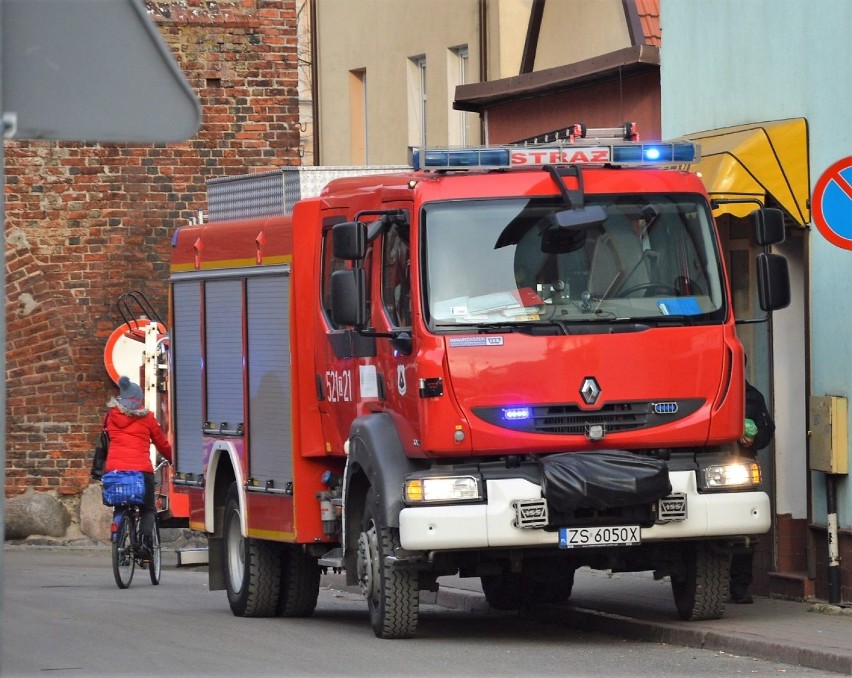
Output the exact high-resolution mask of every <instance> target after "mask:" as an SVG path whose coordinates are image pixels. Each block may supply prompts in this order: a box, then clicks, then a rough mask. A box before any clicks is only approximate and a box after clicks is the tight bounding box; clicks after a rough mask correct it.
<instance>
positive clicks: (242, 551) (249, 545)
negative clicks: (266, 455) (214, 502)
mask: <svg viewBox="0 0 852 678" xmlns="http://www.w3.org/2000/svg"><path fill="white" fill-rule="evenodd" d="M224 537H225V538H224V542H225V548H224V553H223V558H224V559H225V562H224V563H223V564H224V566H225V568H224V569H225V572H226V575H227V576H226V577H225V588H226V589H227V591H228V603H229V604H230V606H231V612H233V613H234V614H235V615H236V616H237V617H273V616H275V614H276V611H277V608H278V593H279V590H280V586H281V545H280V544H275V543H273V542H269V541H263V540H262V539H250V538H247V537H243V535H242V513H241V511H240V495H239V491H238V489H237V484H236V483H231V487H230V489H229V490H228V499H227V501H226V502H225V525H224Z"/></svg>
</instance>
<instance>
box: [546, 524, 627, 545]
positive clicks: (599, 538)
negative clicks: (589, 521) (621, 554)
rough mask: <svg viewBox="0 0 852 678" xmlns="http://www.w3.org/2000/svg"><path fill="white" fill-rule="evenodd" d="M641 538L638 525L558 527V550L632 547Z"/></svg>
mask: <svg viewBox="0 0 852 678" xmlns="http://www.w3.org/2000/svg"><path fill="white" fill-rule="evenodd" d="M641 541H642V536H641V533H640V531H639V526H638V525H614V526H612V527H560V528H559V548H562V549H580V548H587V547H593V546H632V545H634V544H639V543H641Z"/></svg>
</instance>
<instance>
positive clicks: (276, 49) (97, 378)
mask: <svg viewBox="0 0 852 678" xmlns="http://www.w3.org/2000/svg"><path fill="white" fill-rule="evenodd" d="M296 2H297V0H265V1H264V0H216V1H212V2H211V1H208V0H204V1H202V0H178V1H174V2H172V1H170V0H164V1H162V2H147V3H146V5H147V7H148V11H149V14H150V15H151V16H152V17H153V18H154V20H155V22H156V23H157V25H158V27H159V28H160V31H161V34H162V36H163V38H164V39H165V42H166V43H167V44H168V45H169V46H170V47H171V49H172V50H173V52H174V54H175V56H176V58H177V60H178V62H179V63H180V64H181V66H182V68H183V70H184V73H185V74H186V77H187V79H188V81H189V83H190V85H191V86H192V87H193V89H194V90H195V91H196V93H197V94H198V96H199V99H200V101H201V104H202V111H203V120H202V127H201V129H200V131H199V132H198V134H197V136H196V137H195V138H194V139H191V140H189V141H187V142H185V143H182V144H169V145H155V146H151V145H148V146H139V145H99V144H72V143H65V142H6V144H5V154H6V170H5V176H6V187H5V189H6V258H7V259H6V265H7V286H6V294H7V297H6V314H7V346H6V351H7V353H6V356H7V373H6V388H7V397H8V401H7V418H6V421H7V431H6V437H7V444H6V494H7V496H10V495H14V494H18V493H22V492H24V491H25V490H26V489H27V488H34V489H36V490H51V491H55V492H57V493H58V494H60V495H71V494H76V493H79V492H80V491H81V490H82V489H83V488H85V487H86V486H87V485H88V482H89V479H88V464H89V460H88V455H89V451H90V448H91V444H92V441H93V439H94V436H95V433H96V431H97V427H98V423H99V421H100V417H101V416H102V413H103V410H104V404H105V402H106V399H107V397H108V396H109V395H111V394H113V393H115V389H114V387H113V385H112V382H111V381H110V379H109V377H108V376H107V374H106V371H105V369H104V364H103V350H104V343H105V341H106V339H107V337H108V336H109V334H110V332H111V331H112V330H113V329H115V328H116V327H117V326H118V324H119V323H120V322H121V317H120V315H119V313H118V311H117V309H116V306H115V302H116V300H117V298H118V297H119V295H121V294H122V293H124V292H127V291H130V290H140V291H142V292H143V293H144V294H145V295H147V297H148V298H149V299H150V300H151V302H152V304H153V306H154V307H155V308H156V309H157V310H158V311H159V313H160V315H161V316H163V317H166V313H167V308H166V304H167V292H166V290H167V278H168V260H169V240H170V237H171V234H172V233H173V232H174V230H175V228H176V227H177V226H179V225H180V224H183V223H185V222H186V220H187V219H188V218H189V217H190V216H192V215H194V214H195V212H196V211H197V210H199V209H203V208H204V207H205V198H204V185H205V180H207V179H209V178H211V177H215V176H222V175H227V174H240V173H243V172H246V171H255V170H256V171H261V170H267V169H271V168H274V167H277V166H281V165H296V164H299V155H298V149H299V141H300V139H299V132H300V130H299V124H298V123H299V120H298V92H297V54H296V51H297V35H296V33H297V31H296V21H297V17H296V7H297V5H296ZM152 96H156V93H153V92H152Z"/></svg>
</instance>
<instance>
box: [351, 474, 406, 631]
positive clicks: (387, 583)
mask: <svg viewBox="0 0 852 678" xmlns="http://www.w3.org/2000/svg"><path fill="white" fill-rule="evenodd" d="M398 547H399V530H397V529H393V528H390V527H383V526H382V521H381V520H380V518H379V510H378V506H377V501H376V497H375V494H374V493H373V490H372V489H370V490H369V491H368V492H367V500H366V506H365V508H364V521H363V523H362V529H361V534H360V536H359V538H358V583H359V585H360V586H361V592H362V593H363V594H364V597H365V598H366V599H367V608H368V609H369V611H370V624H371V625H372V627H373V633H375V634H376V636H377V637H378V638H410V637H411V636H413V635H414V631H415V630H416V629H417V619H418V616H419V614H420V588H419V586H418V580H417V573H416V572H414V571H411V570H406V569H404V568H402V567H398V566H396V567H395V566H394V565H392V564H390V563H388V562H387V556H389V555H393V553H394V552H395V550H396V548H398Z"/></svg>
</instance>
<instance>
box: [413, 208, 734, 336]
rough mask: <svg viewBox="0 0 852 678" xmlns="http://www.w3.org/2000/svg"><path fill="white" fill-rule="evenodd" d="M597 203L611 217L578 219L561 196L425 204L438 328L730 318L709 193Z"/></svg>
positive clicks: (430, 302) (432, 319)
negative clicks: (593, 220)
mask: <svg viewBox="0 0 852 678" xmlns="http://www.w3.org/2000/svg"><path fill="white" fill-rule="evenodd" d="M590 204H595V205H600V206H601V207H603V208H604V210H605V212H606V220H605V221H603V222H596V223H591V224H589V223H585V224H582V223H581V224H577V223H575V222H576V219H572V218H571V214H570V213H567V212H564V210H565V206H564V204H563V203H562V201H561V200H559V199H558V198H553V197H549V198H507V199H499V200H469V201H453V202H444V203H430V204H427V205H425V206H424V210H423V216H422V224H421V230H422V233H423V236H422V237H423V249H424V253H425V254H424V256H425V260H424V261H425V286H424V287H425V309H426V312H427V319H428V321H429V323H430V325H431V327H433V328H434V329H450V328H452V327H459V326H468V325H472V326H482V325H487V324H500V325H503V324H513V325H514V324H518V325H520V324H523V323H530V324H551V325H558V326H559V327H563V328H567V327H568V326H569V324H570V323H578V324H582V323H589V322H593V321H607V320H609V321H631V320H635V321H639V322H642V323H652V322H655V321H656V322H662V321H668V322H671V321H673V320H678V321H681V322H688V323H693V322H695V323H697V322H719V321H721V320H722V319H724V317H725V308H724V299H725V297H724V293H723V286H722V281H721V266H720V264H719V260H718V255H717V250H716V245H715V237H714V234H713V229H712V221H711V216H710V214H709V211H708V209H707V205H706V202H705V201H704V200H703V199H702V198H701V197H700V196H693V195H682V194H679V195H676V196H672V195H641V196H629V197H628V196H623V195H620V196H614V197H609V198H606V197H603V198H602V197H600V196H594V198H593V199H592V200H587V206H588V205H590ZM560 212H564V214H563V215H562V216H561V217H560V215H559V213H560ZM601 216H602V215H601ZM566 224H567V225H566Z"/></svg>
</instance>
